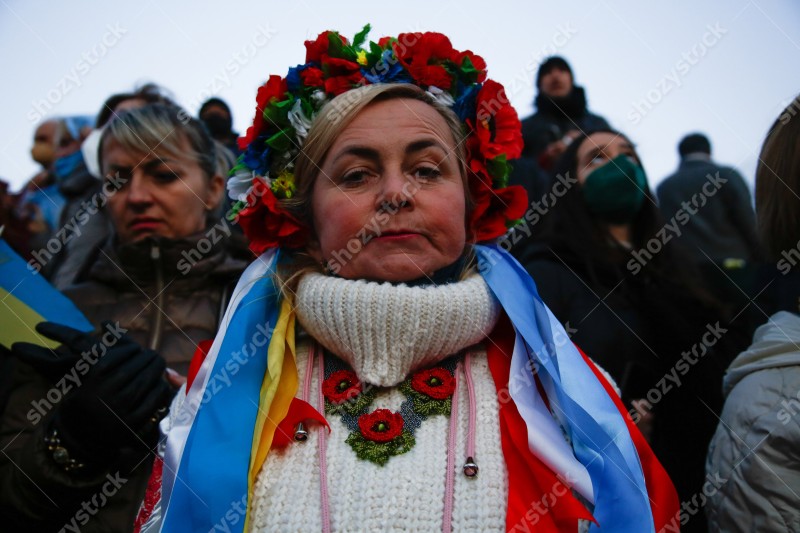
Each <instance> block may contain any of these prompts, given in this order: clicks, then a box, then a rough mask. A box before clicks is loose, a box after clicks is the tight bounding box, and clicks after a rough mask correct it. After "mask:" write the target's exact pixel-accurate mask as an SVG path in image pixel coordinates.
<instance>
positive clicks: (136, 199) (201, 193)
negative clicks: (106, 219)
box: [102, 138, 224, 243]
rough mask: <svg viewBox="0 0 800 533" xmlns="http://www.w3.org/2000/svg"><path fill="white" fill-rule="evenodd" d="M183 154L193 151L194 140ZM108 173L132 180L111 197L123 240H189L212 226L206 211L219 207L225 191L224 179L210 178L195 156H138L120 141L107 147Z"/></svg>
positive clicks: (184, 143) (109, 142) (110, 141)
mask: <svg viewBox="0 0 800 533" xmlns="http://www.w3.org/2000/svg"><path fill="white" fill-rule="evenodd" d="M180 148H181V153H184V154H190V153H192V149H191V146H190V145H189V141H188V139H186V138H184V139H182V140H181V143H180ZM102 158H103V161H102V164H103V173H104V175H106V176H115V175H117V173H119V178H120V179H121V180H126V181H125V182H124V185H123V186H122V188H120V189H119V190H118V191H117V192H115V193H114V194H112V195H109V198H108V204H107V205H108V207H107V209H108V212H109V214H110V216H111V220H112V222H113V223H114V228H115V229H116V232H117V236H118V237H119V240H120V242H122V243H127V242H134V241H138V240H140V239H143V238H145V237H148V236H151V235H158V236H162V237H168V238H173V239H174V238H180V237H187V236H189V235H192V234H193V233H197V232H198V231H201V230H203V229H204V228H205V226H206V213H207V212H208V211H209V210H211V209H213V208H214V207H216V205H217V204H218V203H219V201H220V200H221V197H222V196H221V195H222V191H223V188H224V180H223V178H222V176H214V177H213V178H211V179H210V180H209V178H208V177H206V176H205V174H204V173H203V170H202V169H201V168H200V166H199V165H198V163H197V162H196V161H194V160H193V159H191V158H189V157H181V158H169V157H166V156H162V157H159V156H158V155H156V154H154V153H153V152H150V153H147V154H144V153H134V152H130V151H128V150H126V149H125V148H123V147H122V145H120V144H119V143H118V142H117V141H116V140H115V139H113V138H109V139H107V140H106V141H105V142H104V144H103V152H102Z"/></svg>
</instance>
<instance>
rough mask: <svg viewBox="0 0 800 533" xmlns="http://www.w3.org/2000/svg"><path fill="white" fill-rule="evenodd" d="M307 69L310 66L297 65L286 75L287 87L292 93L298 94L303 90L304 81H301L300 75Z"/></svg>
mask: <svg viewBox="0 0 800 533" xmlns="http://www.w3.org/2000/svg"><path fill="white" fill-rule="evenodd" d="M306 68H308V64H305V65H297V66H296V67H292V68H290V69H289V72H288V73H287V74H286V87H287V88H288V89H289V91H290V92H297V91H299V90H300V89H301V88H302V86H303V80H302V79H300V73H301V72H302V71H304V70H305V69H306Z"/></svg>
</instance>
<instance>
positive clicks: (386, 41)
mask: <svg viewBox="0 0 800 533" xmlns="http://www.w3.org/2000/svg"><path fill="white" fill-rule="evenodd" d="M393 40H396V39H395V38H394V37H381V38H380V39H378V46H380V47H381V48H383V49H384V50H385V49H386V46H387V45H388V44H389V43H391V42H392V41H393Z"/></svg>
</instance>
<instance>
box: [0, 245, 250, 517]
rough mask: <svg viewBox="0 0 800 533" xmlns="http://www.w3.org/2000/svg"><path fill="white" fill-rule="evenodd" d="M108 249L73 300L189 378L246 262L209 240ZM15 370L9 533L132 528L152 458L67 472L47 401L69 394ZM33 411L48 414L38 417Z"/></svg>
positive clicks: (1, 436)
mask: <svg viewBox="0 0 800 533" xmlns="http://www.w3.org/2000/svg"><path fill="white" fill-rule="evenodd" d="M202 251H206V252H207V253H206V254H202V253H201V252H202ZM99 252H100V253H99V255H98V258H97V260H96V262H95V263H94V265H93V267H92V268H91V270H90V271H89V273H88V279H87V281H85V282H83V283H81V284H79V285H76V286H73V287H71V288H70V289H68V290H66V291H65V293H66V294H67V295H68V296H69V297H70V298H71V299H73V301H74V302H75V303H76V304H77V306H78V307H79V308H80V309H81V311H83V312H84V314H86V316H87V317H88V319H89V321H90V322H92V323H93V324H96V325H99V324H100V322H102V321H104V320H111V321H119V323H120V325H121V326H122V327H123V328H125V329H127V330H128V335H130V336H132V337H133V338H134V339H135V340H136V341H137V342H139V343H140V344H142V345H143V346H147V347H150V348H153V349H155V350H156V351H157V352H159V353H160V354H161V355H162V356H164V358H165V359H166V360H167V364H168V366H170V367H172V368H174V369H176V370H178V371H179V372H181V373H182V374H186V370H187V368H188V364H189V361H190V360H191V358H192V356H193V354H194V352H195V349H196V345H197V343H199V342H200V341H202V340H205V339H210V338H213V336H214V334H215V332H216V330H217V326H218V322H219V319H220V317H221V316H222V312H223V311H224V306H225V304H226V303H227V301H228V299H229V298H230V296H231V290H232V288H233V287H234V286H235V282H236V280H237V279H238V277H239V275H240V273H241V272H242V271H243V269H244V267H245V266H246V265H245V262H244V261H241V260H238V259H233V258H232V257H231V255H230V254H229V252H228V250H227V249H226V246H225V243H224V242H217V243H216V244H215V242H214V236H213V235H210V236H209V234H206V233H203V234H199V235H196V236H194V237H192V238H188V239H184V240H180V241H174V240H164V239H161V240H152V239H147V240H145V241H142V242H139V243H134V244H130V245H123V246H117V247H113V246H109V247H106V248H104V249H102V250H100V251H99ZM193 261H194V262H195V264H192V262H193ZM6 368H10V371H11V372H13V378H12V380H11V387H10V395H9V398H8V403H7V405H6V409H5V412H4V413H3V417H2V421H1V422H0V449H2V450H3V453H2V454H0V517H2V519H1V520H2V521H0V523H2V528H0V529H2V530H3V531H43V532H46V531H58V530H61V528H63V527H65V525H66V526H69V527H72V528H79V529H80V530H81V531H82V532H91V531H97V532H116V531H119V532H129V531H131V530H132V528H133V522H134V519H135V517H136V514H137V512H138V510H139V506H140V504H141V502H142V499H143V497H144V493H145V488H146V485H147V480H148V478H149V476H150V471H151V469H152V456H145V457H138V458H132V457H124V456H123V457H121V458H120V459H119V461H120V462H119V464H114V465H108V466H106V467H105V468H99V469H96V470H95V471H94V472H91V471H90V472H88V473H82V474H79V473H66V472H65V471H63V470H62V469H61V468H60V467H59V466H58V465H57V464H56V463H55V462H54V461H53V459H52V455H51V452H49V451H48V450H47V447H46V445H45V442H44V438H45V435H46V433H47V431H48V428H49V426H50V421H51V420H52V417H53V414H54V412H55V407H56V406H57V404H58V402H57V401H54V402H53V403H52V404H51V406H50V407H48V406H47V405H45V404H42V403H41V402H42V400H43V399H45V400H48V399H49V400H58V401H60V398H61V397H62V396H63V394H62V392H63V391H61V389H58V387H55V389H58V390H57V391H56V392H52V391H53V390H54V386H53V384H52V383H51V382H50V381H48V380H47V379H46V378H44V377H43V376H42V375H40V374H38V373H37V372H35V371H34V370H33V369H32V368H31V367H29V366H28V365H26V364H24V363H21V362H18V361H16V360H14V359H11V365H4V369H6ZM36 402H39V403H38V404H39V405H42V408H43V411H44V414H43V415H42V414H41V412H40V411H36V408H35V407H34V405H37V404H36ZM32 410H33V411H35V412H36V413H38V414H39V415H41V416H31V411H32ZM67 530H69V529H67ZM75 530H77V529H75Z"/></svg>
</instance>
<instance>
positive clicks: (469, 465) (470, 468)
mask: <svg viewBox="0 0 800 533" xmlns="http://www.w3.org/2000/svg"><path fill="white" fill-rule="evenodd" d="M464 475H465V476H467V477H476V476H477V475H478V465H477V464H475V459H474V458H472V457H467V462H466V463H464Z"/></svg>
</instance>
